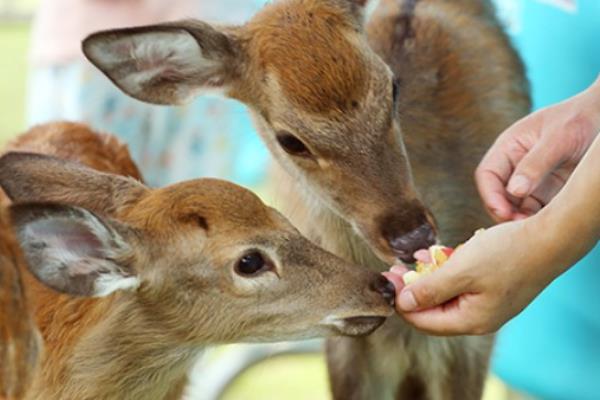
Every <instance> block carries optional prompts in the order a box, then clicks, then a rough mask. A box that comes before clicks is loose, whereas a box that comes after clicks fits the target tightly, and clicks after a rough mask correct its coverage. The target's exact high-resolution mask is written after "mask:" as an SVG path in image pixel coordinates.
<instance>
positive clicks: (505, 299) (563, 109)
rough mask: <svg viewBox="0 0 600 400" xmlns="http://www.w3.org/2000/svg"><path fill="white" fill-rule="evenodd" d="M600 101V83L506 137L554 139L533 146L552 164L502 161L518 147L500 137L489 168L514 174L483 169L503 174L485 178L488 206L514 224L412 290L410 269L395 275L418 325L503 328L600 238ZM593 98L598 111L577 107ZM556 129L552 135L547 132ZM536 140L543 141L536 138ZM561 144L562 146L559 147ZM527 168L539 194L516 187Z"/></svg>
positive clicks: (448, 329) (491, 233)
mask: <svg viewBox="0 0 600 400" xmlns="http://www.w3.org/2000/svg"><path fill="white" fill-rule="evenodd" d="M599 99H600V81H597V82H596V84H595V85H594V86H592V87H591V88H590V89H588V90H587V91H586V92H583V93H582V94H580V95H578V96H576V97H574V98H572V99H571V100H569V101H566V102H564V103H561V104H560V105H558V106H553V107H550V108H548V109H545V110H541V111H540V112H539V113H540V114H538V113H536V114H538V115H536V114H532V115H531V116H529V117H527V118H525V119H524V120H522V121H520V122H518V123H517V124H515V125H514V126H513V127H511V128H509V130H508V131H507V132H506V133H504V134H503V136H505V135H508V137H514V136H519V135H523V136H522V137H529V136H527V135H534V133H535V132H538V133H537V140H538V142H544V146H546V148H547V152H546V153H544V151H543V150H544V148H541V150H540V148H538V147H537V146H539V145H538V144H537V143H538V142H533V145H531V146H530V148H531V151H530V153H534V152H535V154H538V156H542V157H546V158H544V160H543V162H538V161H536V160H534V159H530V160H529V161H527V163H526V165H525V166H522V165H521V164H522V163H523V162H526V160H527V158H529V156H528V154H529V153H526V154H525V157H521V158H520V159H518V160H517V159H514V160H517V161H514V160H513V161H511V160H507V159H504V161H502V157H500V156H498V154H499V153H498V151H500V152H502V151H504V150H495V151H492V150H493V149H494V147H496V148H497V149H512V148H514V147H511V146H510V145H507V144H505V142H504V141H503V140H509V139H502V138H500V139H499V140H498V142H497V143H496V144H495V145H494V147H492V149H491V150H490V153H488V155H487V156H486V159H487V160H486V159H484V161H483V162H482V165H483V166H484V168H490V167H489V166H490V165H492V164H493V161H494V160H500V162H499V163H497V165H505V167H506V168H511V170H510V171H508V172H506V173H505V175H500V174H498V173H495V177H494V176H490V175H486V174H483V175H482V172H481V171H482V170H481V168H480V170H479V171H478V176H479V180H480V181H481V179H483V180H484V181H486V176H487V179H488V180H493V179H494V178H497V181H496V182H495V183H490V182H487V181H486V183H487V184H488V185H487V186H485V185H481V184H480V185H479V187H480V190H481V191H482V197H483V199H484V201H486V200H487V201H486V205H487V207H488V209H489V210H490V211H492V212H494V213H495V215H496V216H497V217H498V218H497V219H498V220H505V219H507V220H511V221H510V222H505V223H502V224H500V225H497V226H495V227H492V228H490V229H488V230H486V231H484V232H481V233H479V234H477V235H475V236H474V237H473V238H472V239H471V240H469V241H468V242H467V243H466V244H465V245H464V246H463V247H461V248H460V249H458V250H457V251H456V252H455V253H454V254H453V255H452V257H451V258H450V259H449V260H448V262H447V263H446V264H445V265H444V267H443V268H441V269H439V270H437V271H435V272H434V273H433V274H431V275H429V276H426V277H423V278H421V279H420V280H418V281H417V282H415V283H413V284H411V285H408V286H406V287H405V285H404V283H403V281H402V275H403V274H404V273H405V272H406V271H407V269H406V267H404V266H397V267H395V268H393V269H392V270H391V271H390V272H389V273H386V274H385V275H386V277H387V278H388V279H390V280H391V281H392V282H393V283H394V285H395V286H396V290H397V302H396V304H397V311H398V312H399V313H400V314H401V315H402V316H403V317H404V318H405V319H406V320H407V321H408V322H409V323H411V324H413V325H414V326H416V327H417V328H419V329H421V330H423V331H426V332H428V333H431V334H434V335H458V334H487V333H491V332H494V331H496V330H498V329H499V328H500V327H501V326H502V325H503V324H504V323H506V322H507V321H508V320H509V319H511V318H512V317H514V316H515V315H517V314H518V313H519V312H520V311H521V310H522V309H523V308H525V307H526V306H527V305H528V304H529V303H530V302H531V301H533V299H534V298H535V297H536V296H537V295H538V294H539V293H540V292H541V291H542V290H543V289H544V288H545V287H546V286H547V285H549V284H550V283H551V282H552V281H553V280H554V279H555V278H556V277H558V276H559V275H560V274H562V273H563V272H564V271H566V270H567V269H568V268H569V267H570V266H571V265H573V264H574V263H575V262H576V261H577V260H579V259H580V258H581V257H583V256H584V255H585V254H586V253H587V252H588V251H589V250H590V249H591V248H592V247H593V246H594V245H595V244H596V243H597V241H598V240H599V239H600V201H599V200H598V199H600V174H599V173H598V171H600V138H598V135H597V133H598V131H599V130H600V102H599V103H596V101H598V100H599ZM584 103H585V105H586V107H592V106H593V107H595V110H594V111H589V110H588V111H581V110H576V109H575V108H574V107H575V106H582V105H584ZM559 106H560V107H559ZM543 113H545V115H542V114H543ZM540 115H541V116H540ZM569 121H570V122H569ZM573 121H576V122H573ZM540 124H541V125H540ZM561 124H562V125H561ZM556 126H562V130H558V131H556V133H554V132H555V131H554V129H558V128H556ZM532 127H533V128H532ZM517 128H519V129H520V131H517V130H516V129H517ZM534 128H535V129H537V131H536V130H535V129H534ZM584 128H586V129H584ZM540 129H541V130H540ZM569 129H571V130H569ZM548 130H550V131H551V133H547V132H548ZM573 131H575V132H573ZM518 132H526V133H518ZM532 132H533V133H532ZM561 132H562V134H563V136H568V137H569V138H567V139H565V140H564V141H559V140H558V139H556V137H560V136H555V135H560V134H561ZM594 138H595V139H594ZM529 140H535V136H534V137H533V139H529ZM557 141H558V143H562V145H561V146H559V145H558V144H556V142H557ZM592 142H593V144H591V147H590V143H592ZM520 143H527V142H526V141H521V142H520ZM586 143H587V145H586ZM497 146H498V147H497ZM523 148H525V147H523ZM523 148H521V149H520V150H519V151H523ZM517 149H518V148H517ZM557 149H558V150H557ZM561 149H562V150H561ZM559 150H560V151H559ZM563 150H564V151H563ZM586 150H587V152H586ZM548 152H549V153H551V155H548ZM552 152H555V153H552ZM490 154H491V156H490ZM504 154H507V153H504ZM515 154H516V153H515ZM544 154H545V155H544ZM490 157H492V158H490ZM490 160H491V161H490ZM556 160H560V161H558V162H557V161H556ZM519 161H520V163H519ZM512 162H515V167H514V168H513V167H512V164H511V165H509V166H506V165H507V164H506V163H509V164H510V163H512ZM503 163H504V164H503ZM486 165H487V167H486ZM530 171H533V173H531V172H530ZM540 171H542V172H540ZM543 171H545V172H543ZM557 171H558V172H557ZM517 174H527V176H528V179H530V182H532V184H531V187H530V188H529V190H525V191H518V190H517V191H515V190H513V189H515V188H514V187H511V185H512V186H516V187H517V189H518V186H519V185H516V184H514V183H512V182H514V180H515V179H516V178H515V177H516V175H517ZM482 186H483V187H482ZM506 186H508V187H506ZM510 192H513V193H514V194H518V195H519V196H520V197H521V198H522V199H524V200H523V201H522V202H519V201H517V200H518V196H512V197H511V195H510ZM532 194H533V196H532ZM529 199H531V200H529ZM503 206H506V207H507V208H504V209H503V208H502V207H503ZM500 209H502V210H504V211H507V210H508V211H507V212H506V214H504V216H503V218H500V217H499V214H501V212H500V213H498V210H500ZM530 215H531V216H530ZM416 256H417V258H421V259H423V258H424V257H426V254H425V253H423V252H418V253H417V255H416Z"/></svg>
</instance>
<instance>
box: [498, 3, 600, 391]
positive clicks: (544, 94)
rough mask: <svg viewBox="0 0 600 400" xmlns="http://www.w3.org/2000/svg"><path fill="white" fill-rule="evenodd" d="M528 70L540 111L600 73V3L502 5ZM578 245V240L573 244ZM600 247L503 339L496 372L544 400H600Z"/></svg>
mask: <svg viewBox="0 0 600 400" xmlns="http://www.w3.org/2000/svg"><path fill="white" fill-rule="evenodd" d="M496 3H497V4H498V7H499V11H500V15H501V16H502V18H503V19H504V20H505V21H506V23H507V26H508V28H509V31H510V32H511V34H512V38H513V40H514V43H515V45H516V47H517V48H518V50H519V51H520V52H521V54H522V56H523V58H524V60H525V64H526V65H527V69H528V71H527V72H528V76H529V79H530V81H531V85H532V90H533V100H534V106H535V108H541V107H544V106H546V105H549V104H553V103H556V102H559V101H561V100H564V99H566V98H568V97H570V96H572V95H574V94H576V93H578V92H580V91H581V90H583V89H585V88H586V87H587V86H589V85H590V84H591V83H592V82H593V81H594V79H596V77H597V76H598V74H599V73H600V1H598V0H496ZM573 240H577V238H573ZM599 288H600V246H597V247H596V248H595V249H594V250H593V251H592V252H591V253H590V254H589V255H588V256H587V257H585V258H584V259H583V260H581V261H580V262H579V263H578V264H577V265H575V266H574V267H573V268H571V270H569V271H568V272H567V273H565V274H564V275H563V276H561V277H560V278H558V279H557V280H556V281H555V282H554V283H553V284H552V285H550V286H549V287H548V288H547V289H546V290H545V291H544V292H543V293H542V294H541V295H540V296H539V297H538V298H537V299H536V300H535V301H534V302H533V303H532V304H531V305H530V306H529V307H528V308H527V309H526V310H525V311H524V312H523V313H522V314H521V315H519V316H518V317H517V318H515V319H514V320H513V321H511V322H510V323H509V324H508V325H507V326H506V327H505V328H504V329H503V330H502V331H501V332H500V335H499V338H498V344H497V346H496V353H495V357H494V360H493V369H494V371H495V372H496V373H497V374H498V375H499V376H500V377H502V378H503V379H504V380H505V381H507V382H508V383H509V384H511V385H513V386H515V387H517V388H519V389H520V390H522V391H526V392H528V393H530V394H531V395H534V396H536V397H539V398H542V399H556V400H597V399H600V380H599V379H598V378H599V377H600V341H599V340H600V311H599V310H600V290H599Z"/></svg>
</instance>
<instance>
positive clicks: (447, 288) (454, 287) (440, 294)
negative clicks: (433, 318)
mask: <svg viewBox="0 0 600 400" xmlns="http://www.w3.org/2000/svg"><path fill="white" fill-rule="evenodd" d="M466 281H467V280H466V279H463V277H462V275H461V274H460V269H458V268H457V267H453V266H452V265H451V261H448V263H447V264H446V265H444V267H442V268H440V269H438V270H436V271H434V272H433V273H432V274H431V275H427V276H424V277H422V278H421V279H419V280H418V281H416V282H415V283H412V284H410V285H408V286H406V287H404V289H402V291H401V292H400V294H399V295H398V297H397V308H398V311H400V312H413V311H416V310H424V309H427V308H432V307H436V306H439V305H441V304H443V303H445V302H447V301H449V300H451V299H453V298H455V297H457V296H459V295H461V294H462V293H463V292H464V290H465V289H466Z"/></svg>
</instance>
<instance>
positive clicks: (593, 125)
mask: <svg viewBox="0 0 600 400" xmlns="http://www.w3.org/2000/svg"><path fill="white" fill-rule="evenodd" d="M599 131H600V77H599V78H598V80H596V82H595V83H593V84H592V85H591V86H590V87H589V88H588V89H587V90H585V91H583V92H581V93H580V94H578V95H576V96H574V97H571V98H570V99H568V100H565V101H564V102H562V103H559V104H556V105H553V106H550V107H547V108H545V109H542V110H539V111H537V112H535V113H533V114H531V115H529V116H528V117H526V118H523V119H522V120H520V121H518V122H516V123H515V124H514V125H513V126H511V127H510V128H509V129H507V130H506V131H505V132H504V133H502V134H501V135H500V136H499V137H498V139H497V141H496V142H495V143H494V144H493V145H492V147H490V149H489V151H488V152H487V154H486V155H485V157H484V158H483V160H482V161H481V163H480V165H479V167H478V168H477V171H476V173H475V179H476V181H477V187H478V188H479V192H480V195H481V198H482V200H483V203H484V204H485V206H486V208H487V210H488V212H489V213H490V215H491V216H492V217H493V218H494V219H495V220H496V221H497V222H505V221H510V220H514V219H520V218H525V217H527V216H530V215H532V214H534V213H535V212H537V211H539V210H540V209H541V208H542V207H543V206H545V205H546V204H548V202H549V201H550V200H551V199H552V198H553V197H554V196H555V195H556V194H557V193H558V191H560V189H561V188H562V187H563V186H564V184H565V182H566V181H567V179H568V178H569V176H570V175H571V174H572V172H573V170H574V169H575V167H576V166H577V164H578V163H579V161H580V160H581V158H582V157H583V155H584V154H585V152H586V150H587V149H588V147H589V146H590V144H591V143H592V141H593V140H594V138H595V137H596V135H597V134H598V132H599Z"/></svg>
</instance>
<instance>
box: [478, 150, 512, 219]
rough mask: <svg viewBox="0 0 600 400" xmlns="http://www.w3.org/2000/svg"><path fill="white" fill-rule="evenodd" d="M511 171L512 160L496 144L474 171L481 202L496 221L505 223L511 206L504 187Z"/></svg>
mask: <svg viewBox="0 0 600 400" xmlns="http://www.w3.org/2000/svg"><path fill="white" fill-rule="evenodd" d="M513 170H514V163H513V160H511V159H510V158H509V156H508V155H507V154H505V152H504V151H503V150H502V144H500V143H498V142H496V143H494V145H493V146H492V147H491V148H490V150H489V151H488V152H487V154H486V155H485V156H484V157H483V160H481V163H480V164H479V166H478V167H477V170H476V171H475V182H476V183H477V190H478V191H479V195H480V196H481V200H482V201H483V203H484V205H485V207H486V208H487V210H488V212H489V213H490V214H491V215H492V217H493V218H494V219H495V220H497V221H507V220H509V219H510V218H511V216H512V210H513V206H512V203H511V202H510V197H509V196H510V195H509V193H508V192H507V191H506V185H507V184H508V180H509V179H510V176H511V175H512V173H513Z"/></svg>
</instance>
